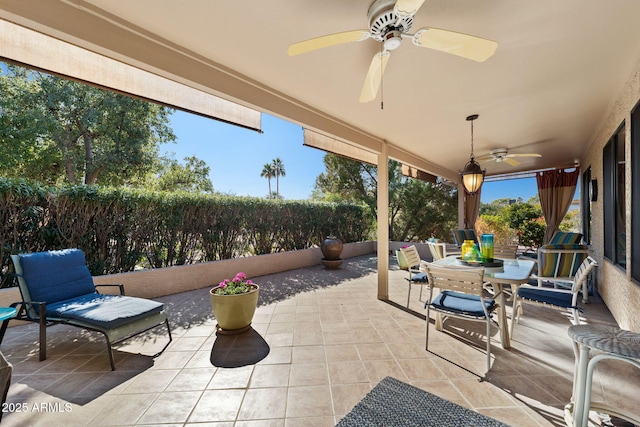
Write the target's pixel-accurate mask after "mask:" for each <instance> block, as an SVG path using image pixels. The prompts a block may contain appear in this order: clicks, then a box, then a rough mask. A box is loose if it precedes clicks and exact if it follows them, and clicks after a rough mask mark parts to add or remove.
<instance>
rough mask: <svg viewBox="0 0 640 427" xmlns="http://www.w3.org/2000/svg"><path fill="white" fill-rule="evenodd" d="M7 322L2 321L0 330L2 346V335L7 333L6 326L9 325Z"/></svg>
mask: <svg viewBox="0 0 640 427" xmlns="http://www.w3.org/2000/svg"><path fill="white" fill-rule="evenodd" d="M9 320H11V319H5V320H3V321H2V327H1V328H0V344H2V340H3V339H4V334H5V333H6V332H7V326H8V325H9Z"/></svg>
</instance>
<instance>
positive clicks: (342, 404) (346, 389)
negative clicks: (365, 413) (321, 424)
mask: <svg viewBox="0 0 640 427" xmlns="http://www.w3.org/2000/svg"><path fill="white" fill-rule="evenodd" d="M370 391H371V386H370V385H369V383H357V384H336V385H332V386H331V398H332V400H333V409H334V411H335V413H336V415H339V416H344V415H346V414H347V413H348V412H349V411H351V409H353V407H354V406H355V405H356V404H357V403H358V402H359V401H360V400H361V399H362V398H363V397H364V396H365V395H366V394H367V393H369V392H370Z"/></svg>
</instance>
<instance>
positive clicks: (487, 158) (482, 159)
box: [475, 154, 495, 162]
mask: <svg viewBox="0 0 640 427" xmlns="http://www.w3.org/2000/svg"><path fill="white" fill-rule="evenodd" d="M475 159H476V160H477V161H478V162H488V161H491V160H495V158H494V157H493V156H492V155H491V154H487V155H484V156H480V157H476V158H475Z"/></svg>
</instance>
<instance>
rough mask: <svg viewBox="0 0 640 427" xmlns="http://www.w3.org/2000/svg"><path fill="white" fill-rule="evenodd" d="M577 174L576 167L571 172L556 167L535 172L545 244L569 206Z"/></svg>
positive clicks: (578, 173) (556, 228) (574, 189)
mask: <svg viewBox="0 0 640 427" xmlns="http://www.w3.org/2000/svg"><path fill="white" fill-rule="evenodd" d="M579 175H580V170H579V169H578V168H576V169H575V170H574V171H572V172H566V171H564V170H559V169H558V170H550V171H543V172H539V173H537V174H536V181H537V183H538V195H539V196H540V207H541V208H542V215H544V220H545V222H546V223H547V231H546V232H545V234H544V243H545V244H546V243H548V242H549V241H550V240H551V237H552V236H553V234H554V233H555V232H556V231H558V227H559V226H560V222H561V221H562V219H563V218H564V216H565V215H566V214H567V211H568V210H569V207H570V206H571V202H572V200H573V196H574V194H575V192H576V184H577V183H578V177H579Z"/></svg>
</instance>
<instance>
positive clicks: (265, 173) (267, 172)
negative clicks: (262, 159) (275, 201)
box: [260, 163, 275, 199]
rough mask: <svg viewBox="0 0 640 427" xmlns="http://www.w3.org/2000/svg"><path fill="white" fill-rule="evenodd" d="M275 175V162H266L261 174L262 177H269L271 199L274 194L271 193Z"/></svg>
mask: <svg viewBox="0 0 640 427" xmlns="http://www.w3.org/2000/svg"><path fill="white" fill-rule="evenodd" d="M274 175H275V173H274V171H273V164H272V163H265V164H264V166H263V167H262V172H260V176H261V177H262V178H267V181H268V182H269V197H268V198H269V199H271V198H272V197H271V196H272V194H271V178H273V177H274Z"/></svg>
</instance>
